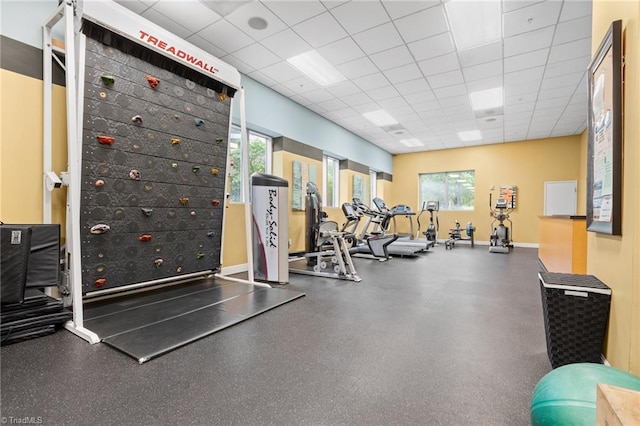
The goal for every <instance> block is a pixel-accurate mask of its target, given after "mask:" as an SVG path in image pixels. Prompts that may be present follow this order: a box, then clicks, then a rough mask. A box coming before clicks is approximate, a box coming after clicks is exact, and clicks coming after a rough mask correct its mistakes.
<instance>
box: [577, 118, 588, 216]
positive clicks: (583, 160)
mask: <svg viewBox="0 0 640 426" xmlns="http://www.w3.org/2000/svg"><path fill="white" fill-rule="evenodd" d="M588 139H589V134H588V133H587V131H586V130H585V131H584V132H582V134H581V135H580V177H579V178H578V209H577V210H576V214H578V215H581V216H585V215H586V214H587V140H588Z"/></svg>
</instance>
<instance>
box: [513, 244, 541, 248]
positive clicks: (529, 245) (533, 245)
mask: <svg viewBox="0 0 640 426" xmlns="http://www.w3.org/2000/svg"><path fill="white" fill-rule="evenodd" d="M513 246H514V247H522V248H536V249H537V248H539V247H540V246H539V245H538V243H513Z"/></svg>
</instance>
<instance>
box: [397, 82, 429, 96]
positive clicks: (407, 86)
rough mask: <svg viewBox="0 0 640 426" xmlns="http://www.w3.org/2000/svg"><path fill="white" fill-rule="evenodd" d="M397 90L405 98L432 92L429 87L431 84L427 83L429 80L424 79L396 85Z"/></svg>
mask: <svg viewBox="0 0 640 426" xmlns="http://www.w3.org/2000/svg"><path fill="white" fill-rule="evenodd" d="M395 88H396V90H397V91H398V92H399V93H400V94H401V95H403V96H406V95H411V94H414V93H422V92H426V91H431V86H429V83H427V80H425V79H424V78H418V79H416V80H411V81H405V82H404V83H398V84H396V85H395Z"/></svg>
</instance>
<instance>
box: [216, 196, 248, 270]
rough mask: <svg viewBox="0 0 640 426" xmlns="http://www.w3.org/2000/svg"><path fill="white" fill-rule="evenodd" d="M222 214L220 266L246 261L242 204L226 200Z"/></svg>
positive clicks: (245, 235)
mask: <svg viewBox="0 0 640 426" xmlns="http://www.w3.org/2000/svg"><path fill="white" fill-rule="evenodd" d="M224 214H225V216H224V241H223V243H222V244H223V247H222V250H223V251H222V266H223V267H225V268H226V267H229V266H234V265H242V264H245V263H247V240H246V238H247V233H246V232H245V226H244V223H245V221H244V214H245V213H244V204H238V203H230V202H228V201H227V206H226V210H225V212H224Z"/></svg>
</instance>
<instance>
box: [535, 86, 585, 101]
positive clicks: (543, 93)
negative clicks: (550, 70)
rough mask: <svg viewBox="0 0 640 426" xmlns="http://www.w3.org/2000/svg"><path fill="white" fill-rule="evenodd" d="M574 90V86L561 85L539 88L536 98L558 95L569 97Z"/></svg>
mask: <svg viewBox="0 0 640 426" xmlns="http://www.w3.org/2000/svg"><path fill="white" fill-rule="evenodd" d="M575 90H576V89H575V86H563V87H556V88H554V89H545V90H542V89H541V90H540V92H538V99H540V100H542V99H551V98H557V97H560V96H566V97H571V95H572V94H573V92H574V91H575Z"/></svg>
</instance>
